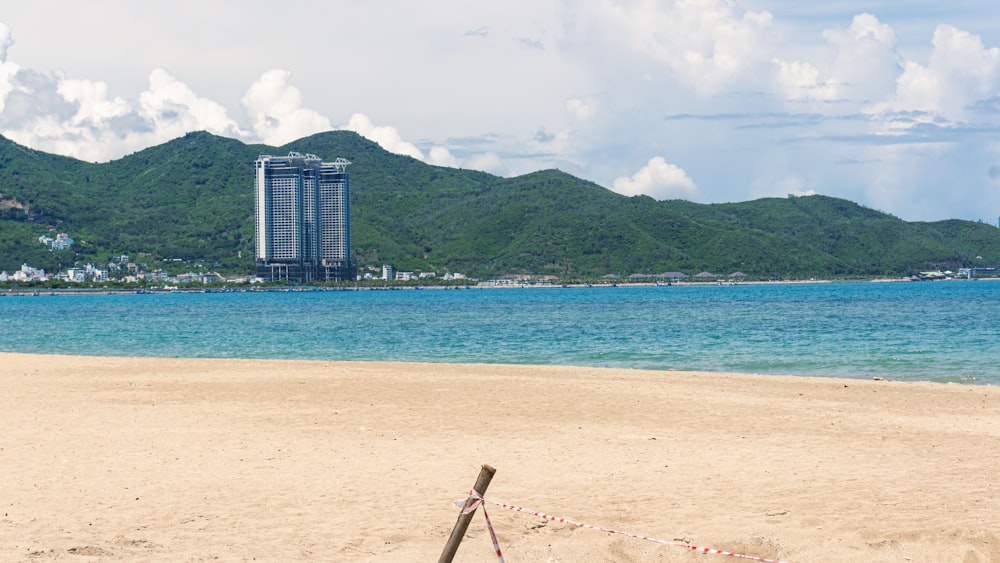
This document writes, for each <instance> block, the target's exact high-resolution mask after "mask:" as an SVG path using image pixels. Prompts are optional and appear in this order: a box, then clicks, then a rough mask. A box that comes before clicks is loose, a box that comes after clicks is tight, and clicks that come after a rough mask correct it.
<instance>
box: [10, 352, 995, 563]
mask: <svg viewBox="0 0 1000 563" xmlns="http://www.w3.org/2000/svg"><path fill="white" fill-rule="evenodd" d="M0 365H3V366H4V368H3V370H2V371H0V385H3V386H4V388H5V394H3V395H2V396H0V424H2V425H3V427H4V429H5V432H4V434H3V438H2V442H0V460H2V462H3V464H4V467H5V471H7V472H8V475H9V476H10V477H9V478H8V479H5V480H4V481H3V482H2V484H0V498H3V499H4V503H5V506H4V509H3V511H0V514H3V516H2V518H3V519H4V525H3V527H2V528H0V530H2V531H0V559H3V560H29V559H30V560H32V561H50V560H59V559H64V558H65V557H66V556H67V555H68V554H75V555H90V556H93V557H98V558H100V560H105V561H126V560H133V559H159V560H193V559H210V558H213V557H218V558H222V559H236V560H250V559H252V558H254V557H256V558H258V559H265V560H284V561H309V560H337V561H390V562H392V561H400V562H402V561H417V560H428V559H433V558H436V557H437V556H438V555H439V554H440V552H441V549H442V548H443V546H444V542H445V540H446V539H447V536H448V533H449V532H450V530H451V527H452V526H453V524H454V522H455V518H456V517H457V509H456V508H454V506H452V504H451V503H452V501H455V500H457V499H459V498H462V497H463V496H464V494H465V493H466V492H467V491H468V488H469V487H470V486H471V484H472V481H473V480H474V479H475V476H476V474H477V472H478V470H479V466H480V465H481V464H484V463H485V464H490V465H492V466H494V467H495V468H496V469H497V474H496V477H495V478H494V480H493V483H492V484H491V485H490V489H489V491H488V493H487V495H486V496H487V498H489V499H492V500H495V501H502V502H510V503H513V504H517V505H519V506H525V507H528V508H531V509H534V510H539V511H542V512H546V513H550V514H555V515H557V516H561V517H566V518H572V519H576V520H579V521H582V522H585V523H590V524H595V525H599V526H604V527H609V528H612V529H618V530H626V531H629V532H634V533H640V534H647V535H650V536H653V537H657V538H663V539H666V540H676V541H681V542H686V543H690V544H693V545H698V546H703V547H708V548H715V549H720V550H726V551H732V552H737V553H743V554H747V555H752V556H757V557H766V558H772V559H781V560H785V561H816V560H830V561H834V560H835V561H845V562H851V561H858V562H860V561H875V562H880V561H900V560H904V559H906V560H909V561H943V560H961V561H970V562H971V561H982V562H985V561H996V560H998V559H1000V535H998V531H997V530H996V527H995V524H996V515H995V508H996V506H1000V479H998V478H997V477H996V474H995V467H996V464H997V462H1000V389H998V388H995V387H989V386H975V385H972V386H966V385H941V384H936V383H929V382H900V381H873V380H867V379H866V380H856V379H837V378H825V377H805V376H774V375H765V376H754V375H746V374H727V373H714V372H711V373H710V372H678V371H652V372H650V371H643V370H632V369H613V368H582V367H563V366H525V365H506V364H504V365H496V364H418V363H401V362H332V361H304V360H234V359H180V358H128V357H107V356H65V355H55V354H53V355H37V354H19V353H0ZM490 517H491V519H492V520H493V525H494V527H495V528H496V529H497V534H498V538H499V541H500V545H501V547H502V549H503V551H504V554H505V556H507V557H508V558H509V560H511V561H538V560H548V559H549V558H551V559H552V560H555V561H607V560H616V561H699V562H705V561H714V560H721V558H719V557H718V556H713V555H704V554H698V553H689V552H687V551H685V550H682V549H677V548H675V547H670V546H659V545H654V544H650V543H648V542H642V541H636V540H634V539H630V538H624V537H619V536H609V535H607V534H603V533H599V532H595V531H592V530H583V529H579V528H575V527H572V526H567V525H565V524H559V523H556V522H549V521H544V520H540V519H539V518H537V517H531V516H528V515H524V514H517V513H514V512H510V511H506V510H503V509H501V508H497V507H491V508H490ZM491 552H492V546H491V544H490V542H489V536H488V534H487V533H486V531H485V526H484V524H483V520H482V517H481V516H479V515H478V514H477V515H476V516H475V518H474V519H473V522H472V525H471V526H470V528H469V534H468V536H467V538H466V539H465V541H464V542H463V544H462V546H461V548H460V549H459V552H458V557H456V561H483V560H488V559H489V557H490V556H491V555H490V554H491ZM706 558H707V559H706Z"/></svg>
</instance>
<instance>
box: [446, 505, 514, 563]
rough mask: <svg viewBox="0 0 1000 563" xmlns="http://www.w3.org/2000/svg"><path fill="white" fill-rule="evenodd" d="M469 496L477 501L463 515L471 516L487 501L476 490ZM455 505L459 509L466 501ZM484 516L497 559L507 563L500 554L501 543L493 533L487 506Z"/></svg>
mask: <svg viewBox="0 0 1000 563" xmlns="http://www.w3.org/2000/svg"><path fill="white" fill-rule="evenodd" d="M469 496H470V497H472V498H474V499H476V500H475V502H473V503H472V504H470V505H469V507H468V508H466V509H464V510H462V514H469V513H470V512H473V511H475V510H476V507H478V506H479V505H481V504H483V501H484V500H486V499H484V498H483V497H482V496H481V495H480V494H479V493H477V492H476V491H474V490H473V491H469ZM455 504H457V505H458V507H459V508H462V507H463V506H465V502H464V501H457V502H455ZM483 516H484V517H485V518H486V528H487V529H488V530H489V531H490V538H491V539H492V540H493V551H494V552H495V553H496V554H497V559H499V560H500V563H505V561H504V560H503V553H501V552H500V542H499V541H497V534H496V532H494V531H493V522H490V515H489V514H487V513H486V507H485V506H483Z"/></svg>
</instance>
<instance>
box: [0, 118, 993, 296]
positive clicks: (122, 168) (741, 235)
mask: <svg viewBox="0 0 1000 563" xmlns="http://www.w3.org/2000/svg"><path fill="white" fill-rule="evenodd" d="M289 151H298V152H302V153H313V154H316V155H318V156H320V157H321V158H323V159H325V160H332V159H334V158H337V157H343V158H346V159H348V160H350V161H351V162H352V165H351V166H350V167H349V169H348V170H349V171H350V173H351V187H352V197H351V200H352V220H353V239H354V252H355V258H356V261H357V262H358V263H359V264H360V265H361V266H365V265H371V266H377V265H381V264H382V263H391V264H393V265H395V266H396V268H397V269H404V270H414V271H437V272H439V273H444V272H446V271H452V272H463V273H466V274H468V275H474V276H490V275H499V274H513V273H529V274H556V275H561V276H572V277H598V276H603V275H605V274H609V273H616V274H620V275H623V276H624V275H629V274H632V273H660V272H664V271H680V272H685V273H688V274H695V273H698V272H701V271H706V270H707V271H712V272H716V273H720V274H729V273H732V272H734V271H737V270H738V271H742V272H745V273H747V274H749V275H752V276H767V277H772V276H780V277H809V276H850V275H905V274H910V273H913V272H916V271H920V270H928V269H936V268H942V269H943V268H951V269H957V268H959V267H962V266H987V265H988V266H996V265H1000V229H997V228H994V227H993V226H992V225H986V224H982V223H975V222H970V221H959V220H949V221H939V222H934V223H918V222H905V221H902V220H900V219H898V218H896V217H893V216H891V215H887V214H884V213H880V212H878V211H874V210H871V209H867V208H864V207H861V206H859V205H857V204H854V203H852V202H849V201H845V200H841V199H836V198H831V197H825V196H809V197H796V198H769V199H760V200H755V201H750V202H744V203H727V204H710V205H701V204H694V203H690V202H687V201H683V200H671V201H655V200H653V199H652V198H649V197H645V196H636V197H625V196H622V195H618V194H616V193H613V192H611V191H609V190H607V189H605V188H602V187H600V186H598V185H596V184H594V183H592V182H587V181H584V180H580V179H578V178H574V177H573V176H570V175H568V174H565V173H562V172H559V171H556V170H546V171H541V172H535V173H532V174H526V175H524V176H518V177H515V178H500V177H496V176H493V175H490V174H486V173H483V172H476V171H470V170H458V169H453V168H442V167H436V166H431V165H427V164H424V163H423V162H420V161H418V160H416V159H413V158H410V157H407V156H401V155H397V154H393V153H389V152H387V151H385V150H383V149H382V148H381V147H379V146H378V145H377V144H375V143H373V142H371V141H368V140H366V139H364V138H362V137H360V136H358V135H356V134H354V133H351V132H347V131H334V132H327V133H320V134H317V135H313V136H310V137H306V138H304V139H300V140H298V141H295V142H293V143H289V144H287V145H285V146H281V147H268V146H264V145H246V144H244V143H241V142H240V141H236V140H232V139H228V138H224V137H217V136H214V135H211V134H208V133H203V132H200V133H190V134H188V135H185V136H184V137H182V138H180V139H176V140H173V141H170V142H168V143H165V144H163V145H159V146H156V147H152V148H149V149H146V150H143V151H140V152H137V153H134V154H131V155H128V156H126V157H124V158H121V159H119V160H115V161H112V162H108V163H101V164H92V163H87V162H82V161H78V160H75V159H72V158H65V157H60V156H55V155H51V154H46V153H43V152H39V151H34V150H31V149H27V148H25V147H22V146H20V145H17V144H15V143H13V142H11V141H9V140H6V139H3V138H2V137H0V270H6V271H13V270H15V269H17V268H19V267H20V266H21V264H22V263H25V262H27V263H29V264H31V265H32V266H36V267H44V268H46V269H47V270H54V269H57V268H60V267H63V268H65V267H67V266H69V265H72V264H74V263H78V262H88V261H89V262H95V263H100V262H102V261H107V259H108V258H109V257H111V256H115V255H120V254H127V255H129V256H131V257H132V259H133V260H135V261H144V262H148V263H150V264H177V267H179V268H180V267H183V268H184V269H193V268H195V267H199V266H200V267H202V268H204V269H217V270H220V271H228V272H244V273H249V272H251V271H252V265H253V230H254V225H253V162H254V160H256V158H257V156H258V155H260V154H274V155H283V154H287V153H288V152H289ZM53 231H55V232H65V233H68V234H69V235H70V236H71V237H73V238H74V239H75V240H76V241H77V242H76V244H74V245H73V247H72V248H71V249H70V250H65V251H49V250H48V249H46V247H45V246H44V245H41V244H39V243H38V240H37V239H38V237H39V236H40V235H43V234H49V236H53V235H52V232H53Z"/></svg>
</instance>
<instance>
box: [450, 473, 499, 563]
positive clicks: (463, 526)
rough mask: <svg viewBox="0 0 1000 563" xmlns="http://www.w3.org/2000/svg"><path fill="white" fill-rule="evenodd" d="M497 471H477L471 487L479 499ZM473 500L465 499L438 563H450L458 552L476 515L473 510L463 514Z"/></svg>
mask: <svg viewBox="0 0 1000 563" xmlns="http://www.w3.org/2000/svg"><path fill="white" fill-rule="evenodd" d="M496 472H497V470H496V469H493V468H492V467H490V466H489V465H483V468H482V469H480V470H479V477H478V478H477V479H476V484H475V486H473V487H472V490H473V491H476V492H477V493H478V494H479V496H480V497H482V496H484V495H485V494H486V488H487V487H489V486H490V481H492V480H493V474H494V473H496ZM474 502H475V499H474V498H473V497H472V495H469V498H467V499H465V506H463V507H462V512H461V513H460V514H459V515H458V521H457V522H455V527H454V528H452V530H451V537H449V538H448V543H447V544H445V546H444V551H442V552H441V558H440V559H438V563H451V560H452V559H454V558H455V552H457V551H458V544H460V543H462V538H464V537H465V531H466V530H468V529H469V522H471V521H472V517H473V515H475V514H476V511H475V509H473V510H470V511H469V513H468V514H466V513H465V511H466V509H468V508H469V507H470V506H472V503H474Z"/></svg>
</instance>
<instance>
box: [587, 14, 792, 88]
mask: <svg viewBox="0 0 1000 563" xmlns="http://www.w3.org/2000/svg"><path fill="white" fill-rule="evenodd" d="M599 10H600V12H599V13H598V14H597V17H595V18H594V20H593V21H594V24H593V25H595V26H599V27H601V28H605V29H612V30H614V32H615V33H616V34H617V35H616V37H614V38H612V41H613V42H614V43H616V44H617V43H625V44H627V45H629V46H630V48H631V49H632V50H633V51H634V52H638V53H640V54H642V55H644V56H646V57H649V58H651V59H653V60H655V61H657V62H658V63H660V64H662V65H665V67H666V68H667V69H669V70H670V71H671V72H672V73H673V74H674V75H675V76H676V77H677V78H679V79H680V80H681V81H682V82H683V83H684V84H685V85H687V87H688V88H691V89H693V90H694V91H696V92H698V93H700V94H703V95H714V94H717V93H719V92H720V91H722V90H723V89H725V88H727V87H729V86H732V85H734V84H737V83H739V82H740V81H741V80H743V79H746V78H748V77H751V76H752V74H753V73H752V72H751V70H752V69H754V68H756V67H757V66H759V65H762V64H766V63H767V61H769V60H770V59H771V56H770V55H769V53H770V46H769V45H770V40H769V38H770V35H771V33H772V27H773V26H772V23H773V22H772V20H773V18H772V16H771V14H770V12H767V11H749V10H743V9H742V8H739V7H738V6H737V5H736V3H735V2H732V1H731V0H687V1H678V2H672V3H670V4H669V5H667V6H666V7H665V6H664V5H663V4H661V3H660V2H630V3H610V2H605V3H602V4H601V7H600V8H599ZM605 33H606V32H605Z"/></svg>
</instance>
